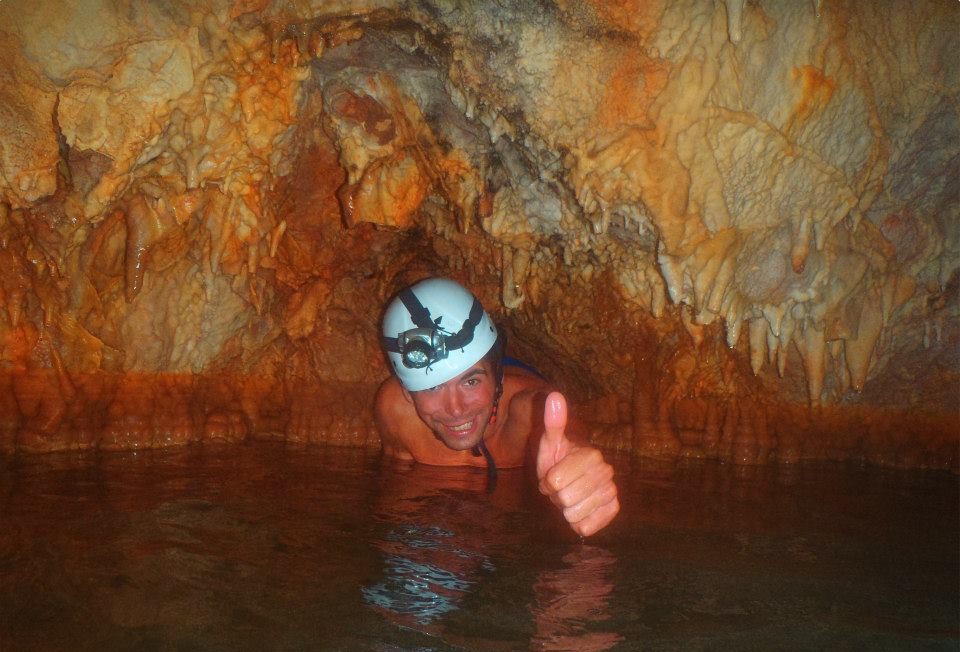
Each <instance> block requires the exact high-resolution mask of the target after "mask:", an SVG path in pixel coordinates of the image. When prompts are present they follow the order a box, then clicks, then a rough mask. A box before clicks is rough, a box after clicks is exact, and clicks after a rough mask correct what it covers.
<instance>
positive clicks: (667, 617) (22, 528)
mask: <svg viewBox="0 0 960 652" xmlns="http://www.w3.org/2000/svg"><path fill="white" fill-rule="evenodd" d="M616 465H617V469H618V474H619V475H618V478H619V484H620V490H621V494H622V502H623V512H622V513H621V515H620V517H618V519H617V521H615V523H614V524H613V525H612V526H611V527H610V528H608V529H607V530H606V531H604V532H603V533H602V534H600V535H598V536H596V537H593V538H591V539H588V540H587V541H586V542H581V541H580V540H579V539H578V538H577V537H576V536H575V535H573V534H572V533H571V532H570V531H569V530H567V528H566V526H565V525H563V524H562V523H561V522H560V521H559V518H558V516H557V514H556V513H555V511H554V510H553V508H552V507H550V506H549V504H546V503H545V502H544V499H542V498H541V497H540V495H539V494H538V493H537V492H536V490H535V488H534V486H533V483H532V482H531V479H530V478H529V476H528V475H527V473H525V472H523V471H505V472H501V475H500V478H499V481H498V483H497V485H496V487H495V488H494V489H493V491H488V487H487V478H486V475H485V474H484V473H483V472H482V471H474V470H466V469H437V468H430V467H424V466H417V467H408V468H405V469H403V468H389V467H383V466H381V464H380V462H379V459H378V456H377V455H376V454H373V453H370V452H367V451H358V450H351V449H338V448H299V449H292V448H287V447H284V446H283V445H280V444H252V445H244V446H236V447H223V448H218V447H209V446H207V447H200V446H197V447H190V448H186V449H181V450H176V451H172V452H171V451H166V452H158V451H153V452H146V453H143V452H141V453H135V454H134V453H123V454H99V455H97V454H88V455H82V456H81V455H48V456H34V457H30V456H27V457H19V458H6V459H3V458H0V651H2V652H19V651H22V650H30V651H33V650H71V651H73V650H137V651H140V650H144V651H146V650H158V651H167V650H383V651H395V650H423V651H425V650H528V649H534V650H608V649H609V650H724V651H727V650H957V649H958V648H960V539H958V522H960V515H958V509H960V507H958V493H960V489H958V481H957V477H956V476H954V475H950V474H945V473H921V472H917V473H905V472H895V471H887V470H880V469H861V468H856V467H849V466H832V465H831V466H824V465H818V466H809V465H805V466H789V467H784V466H780V467H777V466H772V467H766V468H737V467H731V466H725V465H719V464H712V463H682V464H678V465H675V464H671V465H659V464H653V463H649V462H640V461H638V460H633V459H629V458H624V459H620V460H616Z"/></svg>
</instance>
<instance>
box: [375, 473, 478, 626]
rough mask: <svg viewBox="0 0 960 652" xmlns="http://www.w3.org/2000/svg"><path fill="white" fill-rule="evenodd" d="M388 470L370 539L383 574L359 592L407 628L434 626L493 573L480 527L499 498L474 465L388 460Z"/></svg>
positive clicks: (383, 480)
mask: <svg viewBox="0 0 960 652" xmlns="http://www.w3.org/2000/svg"><path fill="white" fill-rule="evenodd" d="M383 472H384V477H383V479H382V482H381V483H380V486H381V487H382V488H383V491H382V493H381V496H380V500H379V502H378V508H377V514H376V518H377V520H378V521H379V522H380V524H381V526H382V529H381V532H382V534H381V535H380V536H379V537H377V538H376V539H375V540H374V541H373V545H374V546H375V547H376V548H377V549H378V551H379V552H380V553H381V554H382V556H383V575H382V577H381V578H379V579H377V580H376V581H374V582H372V583H370V584H368V585H367V586H364V587H363V588H362V589H361V592H362V594H363V599H364V601H365V602H366V603H367V604H368V605H370V606H372V607H375V608H377V609H379V610H381V611H382V612H383V613H384V614H385V615H386V616H387V617H388V618H389V619H391V620H393V621H394V622H396V623H397V624H399V625H401V626H403V627H412V628H416V629H419V630H421V631H433V630H434V629H435V628H432V627H431V626H432V625H433V624H434V623H436V622H437V621H438V620H439V619H440V618H442V617H443V616H446V615H448V614H450V613H451V612H453V611H455V610H457V609H458V608H459V607H460V605H461V603H462V602H463V599H464V597H465V596H466V595H467V594H468V593H469V592H470V591H471V589H472V588H473V587H474V586H475V585H476V583H477V581H478V579H479V577H480V575H481V574H482V573H492V572H493V571H494V570H495V567H494V565H493V562H492V561H491V559H490V557H489V555H488V554H487V552H486V550H487V548H488V545H489V540H488V539H487V538H485V537H484V536H482V535H483V528H482V527H481V526H482V524H483V523H484V522H485V521H487V520H488V519H489V518H490V517H491V516H492V515H494V514H495V512H496V507H495V501H493V500H492V495H491V494H488V493H487V488H488V485H487V480H486V475H485V474H483V473H481V472H477V471H475V470H471V469H445V468H440V467H429V466H423V467H415V466H414V465H411V464H391V463H386V464H385V466H384V469H383ZM488 529H489V528H488ZM478 535H481V536H478Z"/></svg>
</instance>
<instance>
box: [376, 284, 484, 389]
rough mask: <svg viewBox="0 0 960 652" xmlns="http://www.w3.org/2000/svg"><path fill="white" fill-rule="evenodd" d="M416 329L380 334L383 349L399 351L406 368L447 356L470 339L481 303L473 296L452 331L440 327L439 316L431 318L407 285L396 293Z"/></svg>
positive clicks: (425, 366)
mask: <svg viewBox="0 0 960 652" xmlns="http://www.w3.org/2000/svg"><path fill="white" fill-rule="evenodd" d="M397 296H398V298H399V299H400V301H401V302H402V303H403V306H404V307H405V308H406V310H407V312H409V313H410V320H411V321H412V322H413V324H414V326H416V328H411V329H409V330H405V331H403V332H402V333H399V334H397V336H396V337H390V336H386V335H384V336H383V337H381V340H380V341H381V344H382V345H383V348H384V349H385V350H386V351H387V352H389V353H399V354H400V360H401V362H402V363H403V366H404V367H406V368H407V369H426V370H427V371H430V365H432V364H434V363H435V362H437V361H439V360H443V359H444V358H446V357H447V352H448V351H456V350H457V349H462V348H463V347H465V346H467V345H468V344H470V342H472V341H473V335H474V329H476V327H477V324H479V323H480V320H481V319H482V318H483V316H484V314H485V313H484V312H483V306H481V305H480V302H479V301H477V299H476V298H474V299H473V303H472V305H471V306H470V314H469V315H467V318H466V320H464V321H463V323H462V325H461V327H460V330H459V331H457V332H456V333H454V332H452V331H448V330H445V329H443V328H441V327H440V320H441V319H442V318H443V317H442V316H439V317H437V318H436V320H434V319H433V318H431V316H430V311H429V310H427V309H426V308H424V307H423V304H421V303H420V300H419V299H418V298H417V296H416V295H415V294H414V293H413V291H412V290H411V289H410V288H407V289H406V290H404V291H403V292H401V293H400V294H399V295H397Z"/></svg>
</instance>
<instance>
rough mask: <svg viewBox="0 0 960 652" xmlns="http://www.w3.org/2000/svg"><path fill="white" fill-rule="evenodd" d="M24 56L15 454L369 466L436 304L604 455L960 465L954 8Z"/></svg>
mask: <svg viewBox="0 0 960 652" xmlns="http://www.w3.org/2000/svg"><path fill="white" fill-rule="evenodd" d="M0 41H2V45H3V49H4V51H5V52H6V56H5V58H4V63H3V64H0V76H2V83H0V270H2V277H0V305H2V306H3V310H0V338H2V339H0V342H2V346H3V348H2V349H0V362H2V366H0V375H2V380H0V383H2V387H0V389H2V390H3V391H2V394H3V398H2V399H0V401H2V402H0V448H2V449H3V450H8V451H9V450H57V449H63V448H68V449H76V448H97V447H99V448H136V447H140V446H144V447H153V446H163V445H174V444H180V443H184V442H188V441H196V440H199V439H213V440H224V441H236V440H242V439H244V438H246V437H250V436H265V437H275V438H280V439H286V440H299V441H325V442H333V443H345V444H370V445H372V444H375V442H376V433H375V431H374V430H373V427H372V423H371V421H370V416H369V414H368V409H369V398H370V396H371V392H372V391H373V390H374V389H375V387H376V383H377V382H379V380H381V379H382V378H383V377H385V376H386V374H387V369H386V367H385V365H384V363H383V359H382V356H381V354H380V351H379V349H378V346H377V322H378V318H379V315H380V310H381V309H382V305H383V302H384V300H385V299H386V298H388V297H389V296H390V295H391V294H392V293H393V292H395V291H397V290H398V289H399V288H400V287H402V285H403V284H405V283H408V282H411V281H414V280H417V279H418V278H420V277H423V276H425V275H427V274H446V275H450V276H453V277H455V278H457V279H459V280H461V281H462V282H464V283H466V284H467V285H469V286H470V287H471V288H472V289H474V291H475V292H476V293H477V295H478V296H479V297H480V298H481V299H482V300H483V301H484V303H485V305H486V306H487V307H488V309H489V310H490V312H491V313H493V315H494V316H495V318H496V319H497V320H498V321H499V322H500V323H502V324H503V325H504V328H505V330H506V331H507V332H508V334H509V336H510V343H511V351H512V352H513V353H514V354H515V355H518V356H520V357H523V358H525V359H527V360H529V361H531V362H533V363H535V364H537V365H538V366H539V367H540V368H541V369H544V370H545V371H546V372H547V373H548V375H550V376H551V377H553V378H556V379H557V382H558V384H559V385H561V386H562V387H563V388H564V389H566V390H567V391H568V392H569V393H570V394H571V396H572V397H573V398H574V400H575V402H576V403H577V404H579V405H580V406H582V408H583V409H584V410H585V413H586V414H589V415H591V420H592V422H594V434H595V438H596V439H597V441H599V442H600V443H603V444H605V445H608V446H611V447H615V448H620V449H624V450H631V451H639V452H644V453H648V454H652V455H670V456H675V455H679V454H686V455H692V456H704V457H715V458H720V459H734V460H736V461H741V462H745V463H756V462H764V461H770V460H776V459H779V460H785V461H791V460H797V459H803V458H806V457H815V458H831V459H834V458H835V459H845V458H857V459H867V460H871V461H877V462H880V463H889V464H897V465H904V466H918V465H919V466H938V467H955V466H956V464H957V451H956V447H957V429H958V425H960V421H958V419H960V417H958V404H960V353H958V348H960V334H958V322H960V320H958V296H957V295H958V268H960V219H958V218H960V208H958V207H960V201H958V200H960V55H958V54H957V53H958V52H960V5H958V4H957V3H953V2H939V1H934V0H928V1H926V2H914V3H900V2H894V1H892V0H891V1H887V2H881V1H878V2H867V3H864V2H852V1H851V2H839V1H837V2H834V1H829V0H820V1H817V2H788V1H785V0H782V1H774V0H769V1H768V0H756V1H751V2H745V0H726V1H719V0H716V1H714V0H686V1H677V2H662V1H661V2H656V1H655V2H639V1H634V2H630V1H626V2H601V1H599V0H593V1H584V2H570V1H568V0H553V1H550V2H547V1H544V2H518V3H501V2H493V1H490V2H482V1H478V2H443V1H434V2H428V1H410V2H387V1H383V2H360V1H356V2H321V1H319V0H298V1H294V0H288V1H283V2H278V1H270V0H235V1H233V2H229V1H216V0H210V1H203V2H187V1H185V0H184V1H160V0H153V1H150V2H134V1H133V0H82V1H78V2H60V1H54V0H41V1H38V2H33V3H13V2H6V3H0ZM344 399H347V400H344ZM905 427H912V428H913V430H911V431H910V433H909V434H904V433H903V429H904V428H905ZM838 432H842V433H843V434H837V433H838Z"/></svg>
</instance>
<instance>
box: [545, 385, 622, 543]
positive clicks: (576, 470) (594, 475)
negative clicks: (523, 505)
mask: <svg viewBox="0 0 960 652" xmlns="http://www.w3.org/2000/svg"><path fill="white" fill-rule="evenodd" d="M567 430H568V414H567V402H566V399H564V397H563V394H561V393H560V392H551V393H550V394H549V395H548V396H547V398H546V402H545V405H544V410H543V434H542V435H541V437H540V441H539V444H538V447H537V478H539V480H540V492H541V493H542V494H544V495H545V496H547V497H549V498H550V501H551V502H553V504H554V505H556V506H557V507H559V508H560V510H561V511H562V512H563V517H564V518H565V519H567V522H568V523H569V524H570V527H572V528H573V530H574V531H575V532H576V533H577V534H579V535H581V536H590V535H591V534H593V533H595V532H597V531H598V530H600V529H602V528H604V527H606V526H607V525H608V524H609V523H610V521H612V520H613V518H614V517H615V516H616V515H617V513H619V511H620V500H619V497H618V492H617V485H616V484H615V483H614V482H613V467H612V466H610V464H608V463H607V462H606V461H605V460H604V459H603V455H602V454H601V453H600V451H599V450H598V449H596V448H594V447H593V446H590V445H588V444H585V443H583V442H584V441H585V440H580V438H579V437H571V436H569V435H568V434H567ZM571 434H572V433H571Z"/></svg>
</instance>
